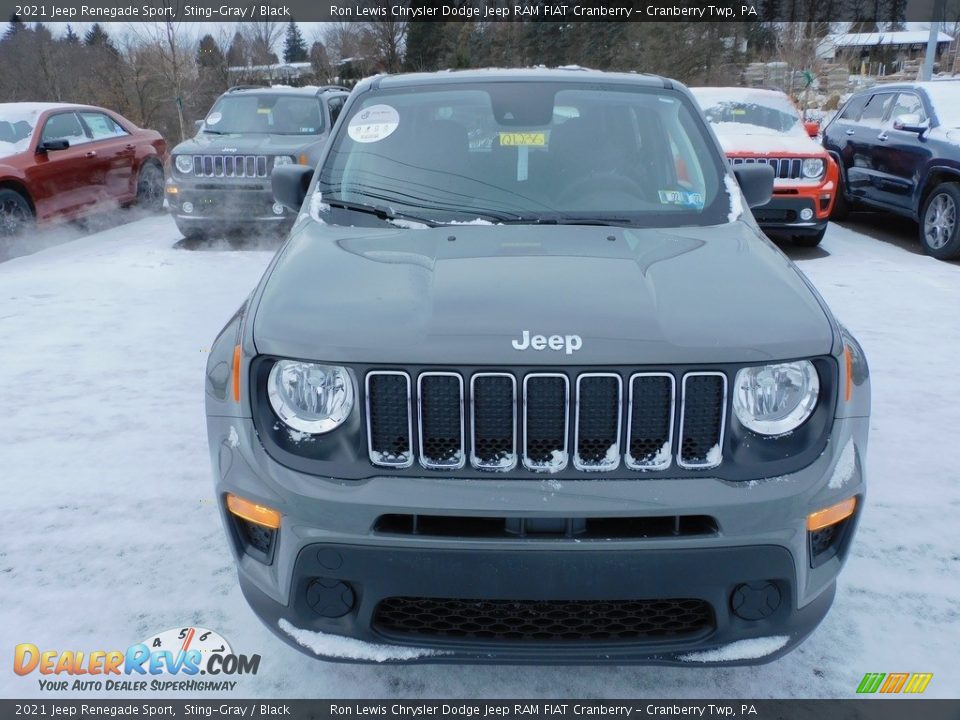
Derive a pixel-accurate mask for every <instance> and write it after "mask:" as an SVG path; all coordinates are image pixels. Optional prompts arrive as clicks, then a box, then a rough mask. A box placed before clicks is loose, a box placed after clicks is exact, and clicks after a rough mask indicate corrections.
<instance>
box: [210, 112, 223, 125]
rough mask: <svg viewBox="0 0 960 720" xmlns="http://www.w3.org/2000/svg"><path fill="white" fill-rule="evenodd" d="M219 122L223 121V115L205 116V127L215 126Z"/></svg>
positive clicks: (216, 113)
mask: <svg viewBox="0 0 960 720" xmlns="http://www.w3.org/2000/svg"><path fill="white" fill-rule="evenodd" d="M221 120H223V115H221V114H220V113H218V112H215V113H210V114H209V115H207V125H216V124H217V123H218V122H220V121H221Z"/></svg>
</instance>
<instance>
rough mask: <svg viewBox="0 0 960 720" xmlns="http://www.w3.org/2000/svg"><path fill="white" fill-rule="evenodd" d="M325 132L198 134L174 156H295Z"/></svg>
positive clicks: (176, 149)
mask: <svg viewBox="0 0 960 720" xmlns="http://www.w3.org/2000/svg"><path fill="white" fill-rule="evenodd" d="M325 139H326V134H324V135H256V134H249V135H248V134H243V135H235V134H231V135H212V134H210V133H198V134H197V135H196V136H195V137H193V138H191V139H190V140H184V141H183V142H182V143H180V144H179V145H177V146H176V147H175V148H174V149H173V154H174V155H199V154H202V153H207V154H210V153H220V152H223V153H236V154H237V155H250V154H259V155H283V154H289V155H294V154H296V153H298V152H302V151H303V150H304V148H307V147H309V146H311V145H314V144H316V143H320V142H323V141H324V140H325Z"/></svg>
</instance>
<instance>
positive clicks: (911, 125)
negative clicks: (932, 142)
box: [893, 113, 930, 134]
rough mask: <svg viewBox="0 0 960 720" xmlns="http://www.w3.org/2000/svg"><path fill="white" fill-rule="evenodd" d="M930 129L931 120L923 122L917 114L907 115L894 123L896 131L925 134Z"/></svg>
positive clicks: (901, 116) (898, 118)
mask: <svg viewBox="0 0 960 720" xmlns="http://www.w3.org/2000/svg"><path fill="white" fill-rule="evenodd" d="M929 127H930V121H929V120H921V119H920V116H919V115H917V113H905V114H903V115H900V116H899V117H897V118H896V119H895V120H894V121H893V129H894V130H903V131H904V132H915V133H918V134H920V133H923V132H925V131H926V130H928V129H929Z"/></svg>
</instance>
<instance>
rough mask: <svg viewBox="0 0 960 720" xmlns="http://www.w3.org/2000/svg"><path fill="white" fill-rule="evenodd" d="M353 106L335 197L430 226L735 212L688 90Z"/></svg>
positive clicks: (606, 89) (400, 100)
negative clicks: (688, 98) (419, 220)
mask: <svg viewBox="0 0 960 720" xmlns="http://www.w3.org/2000/svg"><path fill="white" fill-rule="evenodd" d="M348 112H349V116H348V118H347V120H346V122H344V123H343V124H342V125H341V126H340V131H339V132H338V135H337V137H336V138H335V140H334V141H333V146H332V148H331V150H330V153H329V154H328V156H327V160H326V162H325V164H324V166H323V168H322V170H321V173H320V178H319V185H318V187H317V189H318V191H320V192H321V193H322V197H323V201H324V202H325V203H328V202H329V203H332V204H334V205H336V204H337V202H338V201H340V202H342V203H344V205H341V207H344V206H346V205H347V204H353V205H357V204H363V205H366V206H375V207H379V208H381V209H385V210H386V211H387V212H386V214H387V216H388V217H390V216H393V215H403V216H405V217H406V218H407V219H422V220H424V221H426V222H431V223H448V222H477V221H479V222H518V223H523V222H572V223H577V222H583V223H590V222H593V221H596V222H601V221H607V224H618V225H619V224H624V225H651V226H653V225H658V226H680V225H688V224H698V225H710V224H719V223H721V222H725V221H726V217H727V214H728V211H729V209H730V199H729V197H728V195H727V194H726V190H725V186H724V184H723V172H724V169H723V164H722V158H720V156H719V155H718V153H717V152H716V151H715V150H713V149H712V146H711V145H710V144H709V143H708V141H707V138H706V134H705V130H706V128H705V126H704V125H703V124H702V122H701V121H700V120H699V119H698V117H697V114H696V111H695V109H694V108H693V106H692V104H691V103H689V101H687V100H686V99H685V98H684V97H683V96H682V95H680V94H679V93H676V92H672V91H667V90H662V89H654V88H625V87H624V86H622V85H618V86H612V85H611V86H598V85H596V84H591V85H585V84H584V85H577V84H573V83H570V84H567V83H557V82H498V83H469V84H458V85H455V84H450V85H443V86H428V87H426V88H425V87H423V86H419V87H416V88H401V89H396V90H390V89H385V90H381V91H377V92H368V93H364V94H363V95H361V97H360V99H359V100H357V101H356V102H354V103H353V104H352V105H351V106H350V108H349V110H348ZM354 209H356V208H354Z"/></svg>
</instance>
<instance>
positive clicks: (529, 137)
mask: <svg viewBox="0 0 960 720" xmlns="http://www.w3.org/2000/svg"><path fill="white" fill-rule="evenodd" d="M500 144H501V145H514V146H518V147H544V146H545V145H546V144H547V134H546V133H542V132H502V133H500Z"/></svg>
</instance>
